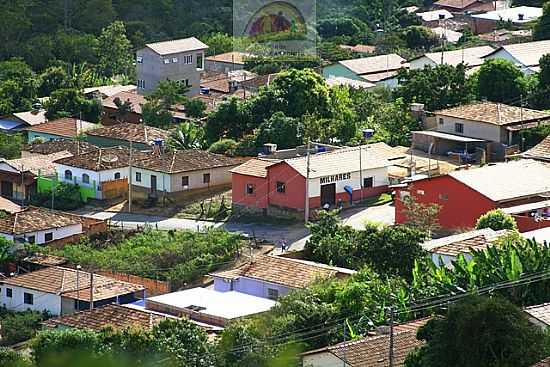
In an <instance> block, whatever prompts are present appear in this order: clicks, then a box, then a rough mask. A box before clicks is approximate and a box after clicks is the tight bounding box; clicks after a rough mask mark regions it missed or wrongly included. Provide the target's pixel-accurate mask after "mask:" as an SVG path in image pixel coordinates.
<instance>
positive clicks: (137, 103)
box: [101, 92, 147, 115]
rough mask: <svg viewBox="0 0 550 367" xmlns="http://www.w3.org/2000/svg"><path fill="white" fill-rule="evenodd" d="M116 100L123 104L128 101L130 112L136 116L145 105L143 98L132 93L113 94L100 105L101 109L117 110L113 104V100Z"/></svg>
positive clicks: (145, 101)
mask: <svg viewBox="0 0 550 367" xmlns="http://www.w3.org/2000/svg"><path fill="white" fill-rule="evenodd" d="M117 98H119V99H120V100H121V101H123V102H125V101H130V103H131V104H132V111H133V112H135V113H137V114H138V115H141V112H142V107H143V105H144V104H145V103H147V100H146V99H145V97H144V96H142V95H141V94H137V93H132V92H119V93H117V94H113V95H112V96H110V97H107V98H105V99H104V100H103V101H102V102H101V103H102V104H103V107H107V108H112V109H117V108H118V107H117V105H116V103H115V99H117Z"/></svg>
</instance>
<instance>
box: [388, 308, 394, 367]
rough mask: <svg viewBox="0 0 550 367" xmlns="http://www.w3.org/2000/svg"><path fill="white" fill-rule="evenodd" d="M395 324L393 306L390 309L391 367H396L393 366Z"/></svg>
mask: <svg viewBox="0 0 550 367" xmlns="http://www.w3.org/2000/svg"><path fill="white" fill-rule="evenodd" d="M393 322H394V310H393V306H391V307H390V353H389V361H390V367H394V364H393V344H394V340H393Z"/></svg>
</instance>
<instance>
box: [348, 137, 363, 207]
mask: <svg viewBox="0 0 550 367" xmlns="http://www.w3.org/2000/svg"><path fill="white" fill-rule="evenodd" d="M361 144H363V140H361V142H360V143H359V197H360V201H363V146H362V145H361ZM351 199H352V201H353V193H352V198H351Z"/></svg>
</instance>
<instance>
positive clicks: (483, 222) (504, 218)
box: [476, 209, 518, 231]
mask: <svg viewBox="0 0 550 367" xmlns="http://www.w3.org/2000/svg"><path fill="white" fill-rule="evenodd" d="M484 228H491V229H492V230H494V231H500V230H502V229H509V230H517V229H518V226H517V224H516V220H515V219H514V218H513V217H512V216H511V215H510V214H506V213H504V212H503V211H502V210H500V209H495V210H491V211H489V212H487V213H486V214H483V215H482V216H481V217H479V219H478V220H477V224H476V229H484Z"/></svg>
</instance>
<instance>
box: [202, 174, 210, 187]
mask: <svg viewBox="0 0 550 367" xmlns="http://www.w3.org/2000/svg"><path fill="white" fill-rule="evenodd" d="M202 182H203V183H205V184H209V183H210V173H205V174H204V175H202Z"/></svg>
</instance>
